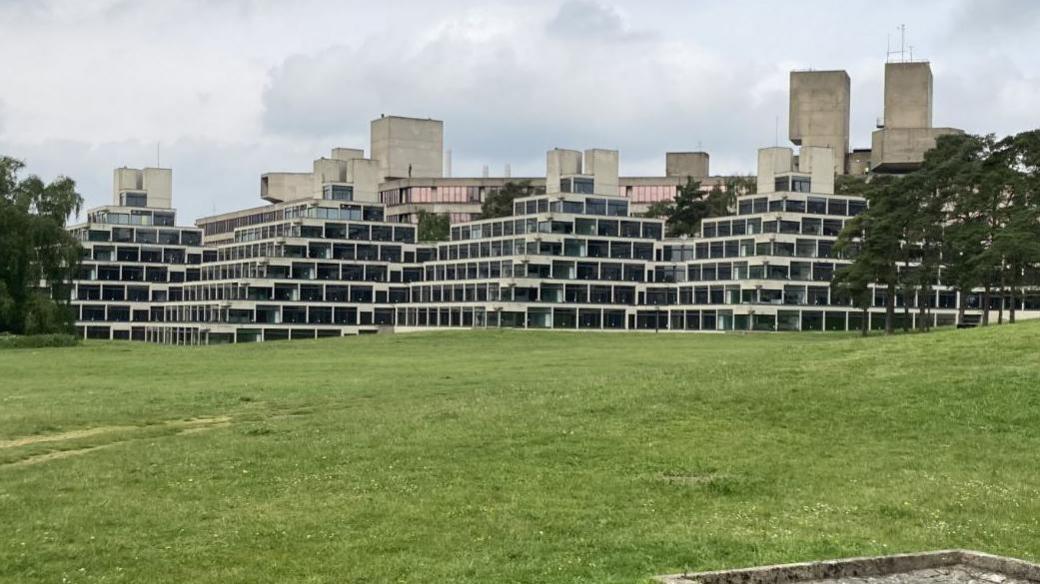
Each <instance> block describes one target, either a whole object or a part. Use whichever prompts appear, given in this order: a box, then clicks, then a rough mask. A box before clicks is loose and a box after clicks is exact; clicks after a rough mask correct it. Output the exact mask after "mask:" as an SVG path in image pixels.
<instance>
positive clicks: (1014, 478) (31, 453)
mask: <svg viewBox="0 0 1040 584" xmlns="http://www.w3.org/2000/svg"><path fill="white" fill-rule="evenodd" d="M950 547H967V548H976V549H981V550H985V551H990V552H994V553H1001V554H1009V555H1014V556H1021V557H1025V558H1031V559H1034V560H1036V559H1040V323H1037V324H1032V323H1027V324H1019V325H1015V326H1005V327H999V328H998V327H991V328H989V329H980V330H972V331H944V332H937V333H932V334H928V335H909V336H900V337H893V338H881V337H871V338H868V339H860V338H855V337H849V336H829V335H808V334H806V335H752V336H715V335H669V334H660V335H653V334H584V335H582V334H568V333H533V332H521V331H504V332H459V333H423V334H414V335H396V336H377V337H366V338H349V339H334V340H324V341H313V342H298V343H283V344H278V343H270V344H264V345H248V346H247V345H240V346H228V347H209V348H205V347H203V348H186V347H157V346H149V345H141V344H126V343H123V344H120V343H113V344H109V343H89V344H87V345H85V346H82V347H73V348H61V349H39V350H12V351H3V352H0V582H36V581H39V582H61V581H63V579H64V581H67V582H189V581H190V582H221V583H224V582H286V581H297V582H492V581H494V582H642V581H645V580H646V578H647V577H649V576H651V575H653V574H659V573H667V572H676V571H681V570H683V569H687V568H688V569H691V570H701V569H712V568H721V567H736V566H746V565H753V564H762V563H773V562H784V561H802V560H811V559H820V558H831V557H837V556H848V555H859V554H875V553H893V552H898V551H913V550H923V549H936V548H950Z"/></svg>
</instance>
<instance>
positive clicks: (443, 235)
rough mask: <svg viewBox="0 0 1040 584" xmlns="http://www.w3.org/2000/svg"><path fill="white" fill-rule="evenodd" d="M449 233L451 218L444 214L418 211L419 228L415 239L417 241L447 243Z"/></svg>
mask: <svg viewBox="0 0 1040 584" xmlns="http://www.w3.org/2000/svg"><path fill="white" fill-rule="evenodd" d="M450 232H451V218H450V217H449V216H447V215H444V214H438V213H430V212H429V211H425V210H422V211H419V227H418V229H417V235H416V239H418V240H419V241H447V240H448V235H449V234H450Z"/></svg>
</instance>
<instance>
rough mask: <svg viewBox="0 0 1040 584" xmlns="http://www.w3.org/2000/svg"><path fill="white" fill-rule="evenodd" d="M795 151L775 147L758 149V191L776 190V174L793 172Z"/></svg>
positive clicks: (769, 191) (768, 191)
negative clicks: (792, 165)
mask: <svg viewBox="0 0 1040 584" xmlns="http://www.w3.org/2000/svg"><path fill="white" fill-rule="evenodd" d="M793 159H794V152H793V151H792V150H791V149H790V148H784V147H773V148H759V150H758V192H759V193H772V192H775V191H776V184H775V182H776V181H775V179H776V175H778V174H782V173H785V172H791V170H792V167H791V164H792V162H793Z"/></svg>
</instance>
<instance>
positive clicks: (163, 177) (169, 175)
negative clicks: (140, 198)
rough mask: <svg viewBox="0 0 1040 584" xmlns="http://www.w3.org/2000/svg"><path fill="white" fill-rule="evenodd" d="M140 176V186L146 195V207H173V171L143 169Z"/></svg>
mask: <svg viewBox="0 0 1040 584" xmlns="http://www.w3.org/2000/svg"><path fill="white" fill-rule="evenodd" d="M141 174H142V177H141V185H142V186H143V187H144V190H145V192H146V193H148V206H149V207H158V208H160V209H171V208H172V207H173V170H172V169H169V168H145V169H143V170H142V171H141Z"/></svg>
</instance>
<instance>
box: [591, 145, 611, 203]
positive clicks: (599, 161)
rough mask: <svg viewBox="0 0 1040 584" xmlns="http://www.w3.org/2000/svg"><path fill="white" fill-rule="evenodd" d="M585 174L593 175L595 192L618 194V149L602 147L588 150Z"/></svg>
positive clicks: (599, 193)
mask: <svg viewBox="0 0 1040 584" xmlns="http://www.w3.org/2000/svg"><path fill="white" fill-rule="evenodd" d="M585 174H586V175H590V176H592V180H593V192H594V193H595V194H597V195H609V196H611V197H616V196H618V151H617V150H604V149H602V148H592V149H589V150H586V151H585Z"/></svg>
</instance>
